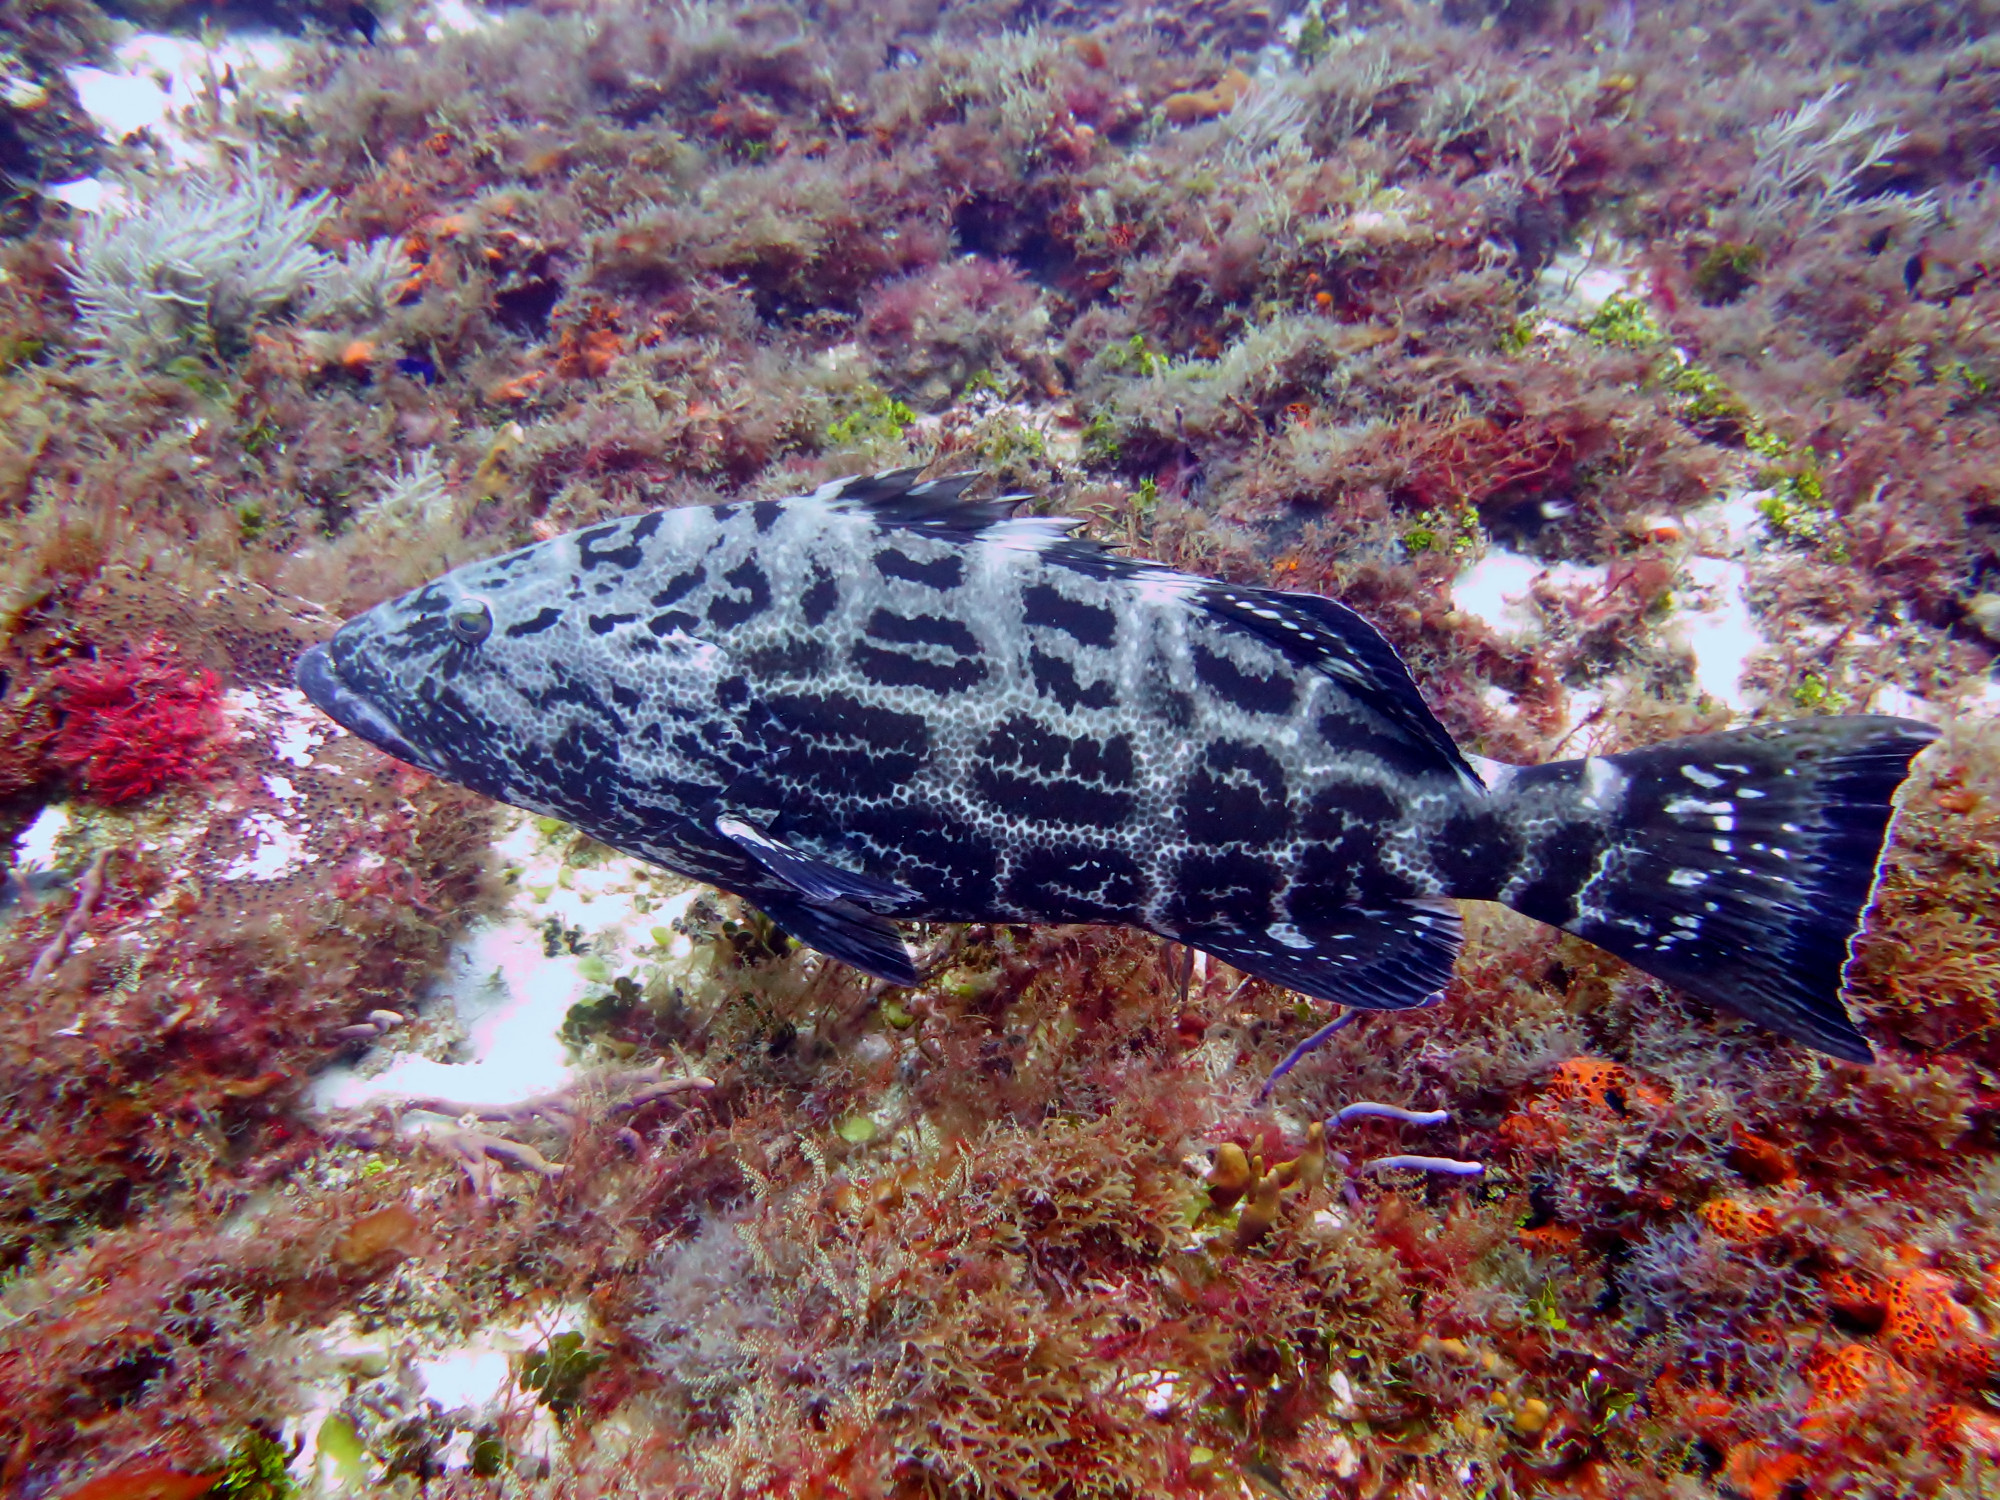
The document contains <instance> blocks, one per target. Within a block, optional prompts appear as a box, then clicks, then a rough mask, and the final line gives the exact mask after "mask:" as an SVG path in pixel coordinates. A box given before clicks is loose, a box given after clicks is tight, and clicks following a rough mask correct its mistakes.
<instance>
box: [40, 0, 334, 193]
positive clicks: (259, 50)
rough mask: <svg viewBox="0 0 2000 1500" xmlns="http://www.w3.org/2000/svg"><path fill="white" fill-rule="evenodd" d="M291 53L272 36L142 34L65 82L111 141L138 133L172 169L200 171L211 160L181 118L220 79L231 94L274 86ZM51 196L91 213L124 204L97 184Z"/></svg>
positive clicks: (220, 91) (91, 181) (218, 86)
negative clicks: (107, 62)
mask: <svg viewBox="0 0 2000 1500" xmlns="http://www.w3.org/2000/svg"><path fill="white" fill-rule="evenodd" d="M295 46H297V43H296V42H295V41H293V40H292V39H291V38H289V37H283V36H276V35H259V34H255V33H241V32H239V33H234V34H231V35H229V36H227V37H219V38H216V39H215V40H214V41H213V43H212V44H210V43H204V42H203V41H201V40H198V39H196V38H193V37H182V36H163V35H161V34H159V33H157V32H151V31H141V32H136V33H134V34H133V35H131V36H128V37H126V38H125V40H124V41H122V42H120V43H119V44H118V45H117V47H116V48H114V49H113V52H112V56H113V59H114V61H113V63H112V65H111V66H110V67H108V68H87V67H74V68H70V69H69V70H68V77H69V81H70V86H71V87H72V88H74V89H75V90H76V97H77V100H78V102H79V103H81V104H82V105H83V108H84V112H85V113H86V114H88V115H89V116H90V117H91V119H92V120H93V121H95V122H96V124H97V126H98V128H99V129H100V130H102V131H103V132H104V133H105V134H106V135H107V136H109V137H110V138H111V139H112V140H114V141H118V140H123V139H124V138H125V137H126V136H128V135H130V134H132V132H134V131H135V130H144V131H147V132H148V133H149V134H151V136H152V137H153V138H154V139H155V140H157V141H158V142H159V143H160V144H161V146H163V147H164V148H165V150H166V152H167V155H168V157H169V158H170V159H171V160H172V161H173V163H174V164H175V165H176V166H181V167H189V166H199V165H205V164H207V163H208V162H209V161H211V159H212V157H213V153H212V151H211V149H210V146H209V143H208V141H207V140H206V139H205V138H203V137H202V136H200V135H199V134H197V133H190V131H189V130H188V128H187V126H186V124H185V122H184V121H183V118H182V116H183V114H184V112H185V111H187V110H188V109H190V108H192V107H194V106H195V105H197V104H200V103H202V102H203V101H204V100H209V99H219V98H222V97H223V96H224V92H225V90H224V80H225V79H229V80H231V82H230V91H231V92H234V91H243V92H247V91H248V90H249V89H250V88H251V87H252V86H253V85H255V84H260V83H266V82H271V81H275V80H276V79H278V78H279V77H281V76H282V75H283V74H284V73H285V71H286V70H287V69H288V68H290V66H291V61H292V50H293V48H294V47H295ZM276 98H277V100H278V102H279V103H280V106H281V107H282V106H283V105H284V104H286V103H288V102H295V101H296V98H297V96H296V95H291V96H287V95H284V94H282V93H279V94H277V95H276ZM55 196H56V197H58V198H61V199H62V200H63V201H64V202H66V203H68V204H69V205H70V206H71V207H73V208H79V209H83V210H85V211H87V212H93V213H94V212H99V211H101V210H104V209H106V208H110V209H114V210H115V209H116V208H117V207H119V206H120V200H121V199H122V197H123V195H122V193H121V192H120V190H119V189H118V188H117V187H116V186H115V185H111V184H107V183H104V182H102V181H100V180H98V179H96V178H85V179H83V180H82V181H80V182H75V183H69V184H66V185H65V186H63V187H60V188H57V189H56V190H55Z"/></svg>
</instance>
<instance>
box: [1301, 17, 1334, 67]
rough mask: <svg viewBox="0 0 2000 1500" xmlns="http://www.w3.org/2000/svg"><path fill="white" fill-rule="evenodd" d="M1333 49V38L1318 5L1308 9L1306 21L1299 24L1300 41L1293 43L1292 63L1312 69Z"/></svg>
mask: <svg viewBox="0 0 2000 1500" xmlns="http://www.w3.org/2000/svg"><path fill="white" fill-rule="evenodd" d="M1332 48H1333V38H1332V36H1331V35H1330V34H1329V33H1328V32H1327V29H1326V22H1325V20H1323V19H1322V18H1321V16H1320V13H1319V6H1318V5H1316V4H1315V5H1310V6H1307V7H1306V15H1305V19H1304V20H1303V21H1302V22H1300V23H1299V39H1298V40H1297V41H1296V42H1293V43H1292V63H1293V65H1294V66H1296V67H1299V68H1310V67H1311V66H1312V65H1313V64H1314V63H1316V62H1318V61H1319V60H1320V59H1321V58H1322V57H1325V56H1326V54H1327V53H1328V52H1329V51H1331V50H1332Z"/></svg>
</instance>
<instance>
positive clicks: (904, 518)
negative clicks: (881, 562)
mask: <svg viewBox="0 0 2000 1500" xmlns="http://www.w3.org/2000/svg"><path fill="white" fill-rule="evenodd" d="M923 472H924V470H923V466H922V465H913V466H911V467H910V468H906V469H885V470H884V471H883V472H882V473H880V474H855V475H850V476H849V477H848V478H845V479H833V480H829V481H828V482H827V483H825V484H823V485H821V486H820V487H819V488H818V489H816V490H814V491H813V495H812V498H814V499H815V500H826V501H830V502H832V503H834V504H836V505H842V506H847V507H851V508H853V509H857V510H865V511H867V512H868V514H869V515H871V516H873V517H874V518H875V519H876V520H877V521H879V522H881V523H882V524H883V525H885V526H914V527H920V528H923V529H925V530H937V531H947V532H955V533H956V532H964V533H971V532H976V531H979V530H981V529H983V528H984V527H987V526H991V525H993V524H994V523H995V522H1003V521H1005V520H1007V519H1008V518H1009V517H1010V516H1012V515H1013V514H1014V507H1015V506H1016V505H1018V504H1020V503H1021V502H1022V501H1023V500H1026V499H1029V498H1031V497H1030V496H1027V495H995V496H993V497H992V498H991V499H988V500H967V499H966V498H965V491H966V490H967V489H969V488H970V487H971V486H972V485H973V484H974V483H975V482H977V481H978V480H979V478H980V477H981V476H980V475H978V474H976V473H964V474H945V475H941V476H940V477H938V478H936V479H924V478H922V477H921V476H922V474H923Z"/></svg>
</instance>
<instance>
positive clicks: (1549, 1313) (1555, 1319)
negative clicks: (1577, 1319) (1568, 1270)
mask: <svg viewBox="0 0 2000 1500" xmlns="http://www.w3.org/2000/svg"><path fill="white" fill-rule="evenodd" d="M1528 1321H1529V1322H1530V1323H1532V1324H1534V1325H1535V1327H1537V1328H1546V1329H1548V1330H1549V1331H1550V1332H1551V1333H1565V1332H1567V1331H1568V1329H1569V1319H1567V1318H1565V1317H1564V1316H1563V1315H1562V1308H1561V1306H1560V1304H1559V1303H1558V1301H1557V1297H1556V1284H1555V1283H1554V1282H1553V1281H1545V1282H1543V1283H1542V1287H1541V1290H1540V1291H1538V1292H1536V1293H1535V1295H1534V1296H1533V1297H1532V1298H1531V1299H1530V1300H1529V1302H1528Z"/></svg>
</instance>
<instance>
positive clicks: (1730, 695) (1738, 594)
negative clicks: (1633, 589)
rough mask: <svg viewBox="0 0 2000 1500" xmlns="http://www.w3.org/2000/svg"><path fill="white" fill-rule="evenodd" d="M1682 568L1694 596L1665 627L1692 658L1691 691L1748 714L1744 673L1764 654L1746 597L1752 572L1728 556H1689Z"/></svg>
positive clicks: (1748, 701)
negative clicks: (1691, 586)
mask: <svg viewBox="0 0 2000 1500" xmlns="http://www.w3.org/2000/svg"><path fill="white" fill-rule="evenodd" d="M1682 566H1683V571H1684V572H1685V573H1686V575H1687V578H1688V581H1689V582H1690V583H1691V584H1692V585H1693V595H1692V597H1691V598H1689V599H1688V600H1687V601H1686V604H1687V607H1686V608H1683V609H1681V610H1680V611H1678V612H1677V613H1676V614H1675V616H1674V618H1673V621H1672V623H1671V624H1670V625H1669V627H1668V628H1669V630H1670V631H1671V632H1673V634H1674V635H1675V636H1677V637H1678V638H1679V640H1680V642H1681V643H1682V644H1683V645H1685V646H1686V647H1687V649H1688V651H1689V652H1690V653H1691V654H1692V655H1693V657H1694V680H1695V686H1696V687H1698V688H1699V689H1700V690H1701V691H1702V692H1703V693H1705V694H1707V695H1708V696H1709V697H1710V698H1713V699H1714V700H1715V701H1716V702H1717V703H1720V704H1722V705H1723V706H1724V707H1726V708H1729V709H1731V710H1733V711H1735V712H1736V713H1745V712H1748V710H1749V708H1750V696H1749V694H1747V693H1746V692H1744V690H1743V670H1744V668H1745V666H1747V665H1748V663H1749V661H1750V658H1751V657H1753V656H1755V655H1756V654H1757V653H1758V652H1759V651H1761V650H1763V649H1764V637H1763V635H1762V634H1761V633H1760V632H1759V631H1758V629H1757V621H1756V619H1755V618H1754V617H1753V616H1752V615H1751V613H1750V600H1749V598H1748V596H1747V594H1746V593H1745V588H1746V586H1747V585H1748V583H1749V581H1750V570H1749V569H1748V568H1747V567H1745V566H1744V565H1743V564H1742V563H1741V562H1739V561H1737V560H1736V559H1735V558H1732V557H1691V558H1689V559H1688V560H1687V562H1686V563H1685V564H1683V565H1682Z"/></svg>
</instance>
